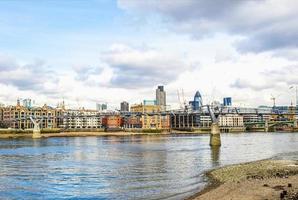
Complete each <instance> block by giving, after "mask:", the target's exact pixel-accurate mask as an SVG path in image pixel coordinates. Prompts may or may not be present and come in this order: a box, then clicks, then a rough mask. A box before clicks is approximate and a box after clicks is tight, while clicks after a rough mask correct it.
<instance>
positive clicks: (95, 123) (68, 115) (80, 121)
mask: <svg viewBox="0 0 298 200" xmlns="http://www.w3.org/2000/svg"><path fill="white" fill-rule="evenodd" d="M102 118H103V117H102V116H101V115H99V112H98V111H96V110H85V109H80V110H65V111H64V112H63V117H62V121H63V125H62V128H65V129H96V128H102V126H103V125H102Z"/></svg>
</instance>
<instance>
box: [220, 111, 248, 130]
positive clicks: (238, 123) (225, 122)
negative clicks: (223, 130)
mask: <svg viewBox="0 0 298 200" xmlns="http://www.w3.org/2000/svg"><path fill="white" fill-rule="evenodd" d="M219 126H220V127H244V123H243V116H241V115H238V114H226V115H220V116H219Z"/></svg>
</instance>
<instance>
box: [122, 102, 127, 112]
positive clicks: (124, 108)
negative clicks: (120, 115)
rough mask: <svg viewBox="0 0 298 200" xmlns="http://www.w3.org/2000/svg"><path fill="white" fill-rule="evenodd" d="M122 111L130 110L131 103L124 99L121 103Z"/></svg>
mask: <svg viewBox="0 0 298 200" xmlns="http://www.w3.org/2000/svg"><path fill="white" fill-rule="evenodd" d="M120 111H121V112H128V111H129V103H128V102H126V101H123V102H121V103H120Z"/></svg>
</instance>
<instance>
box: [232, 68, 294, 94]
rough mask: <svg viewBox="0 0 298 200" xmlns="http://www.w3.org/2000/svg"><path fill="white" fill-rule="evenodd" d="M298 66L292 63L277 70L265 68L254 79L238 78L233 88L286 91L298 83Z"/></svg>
mask: <svg viewBox="0 0 298 200" xmlns="http://www.w3.org/2000/svg"><path fill="white" fill-rule="evenodd" d="M297 74H298V66H297V65H290V66H285V67H281V68H279V69H275V70H265V71H263V72H262V73H260V76H259V77H255V78H253V79H237V80H235V81H234V82H233V83H232V84H231V87H232V88H236V89H251V90H254V91H262V90H266V89H272V90H281V91H285V90H287V89H288V88H289V87H290V86H292V85H298V79H297Z"/></svg>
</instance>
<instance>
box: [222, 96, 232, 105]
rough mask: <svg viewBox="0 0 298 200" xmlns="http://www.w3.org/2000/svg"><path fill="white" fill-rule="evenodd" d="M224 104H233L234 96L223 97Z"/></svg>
mask: <svg viewBox="0 0 298 200" xmlns="http://www.w3.org/2000/svg"><path fill="white" fill-rule="evenodd" d="M223 105H224V106H232V97H225V98H223Z"/></svg>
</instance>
